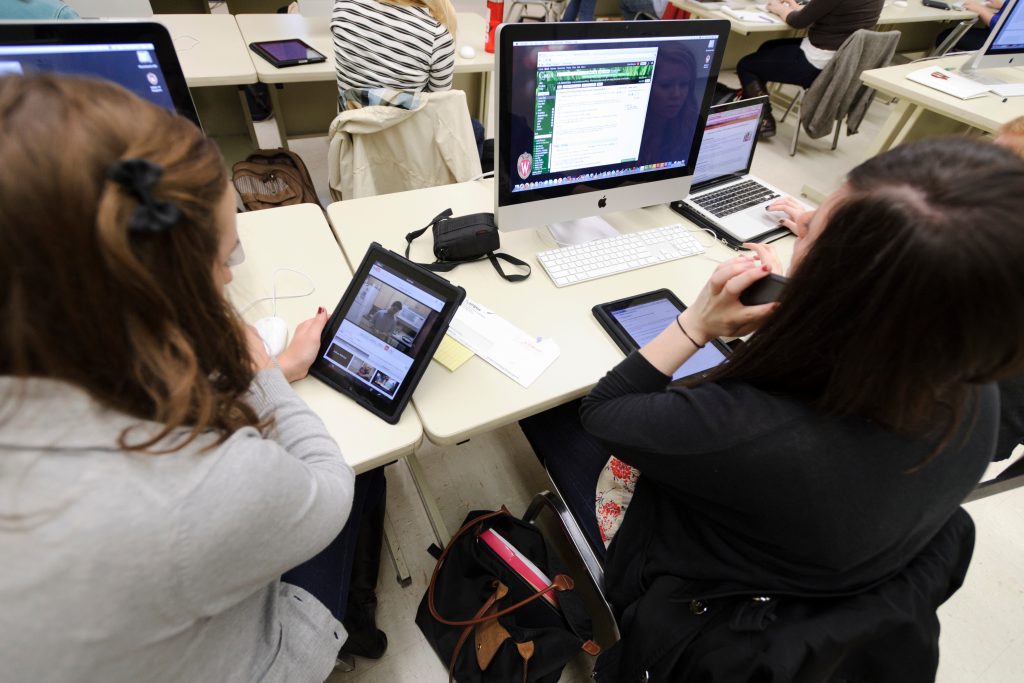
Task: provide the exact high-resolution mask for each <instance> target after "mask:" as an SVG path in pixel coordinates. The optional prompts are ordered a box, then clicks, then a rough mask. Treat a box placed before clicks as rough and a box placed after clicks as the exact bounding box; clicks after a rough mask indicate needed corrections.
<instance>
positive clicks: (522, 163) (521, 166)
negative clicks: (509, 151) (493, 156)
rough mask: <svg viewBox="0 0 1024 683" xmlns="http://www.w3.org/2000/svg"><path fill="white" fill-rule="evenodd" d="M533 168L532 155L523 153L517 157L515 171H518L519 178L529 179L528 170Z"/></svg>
mask: <svg viewBox="0 0 1024 683" xmlns="http://www.w3.org/2000/svg"><path fill="white" fill-rule="evenodd" d="M532 166H533V155H532V154H530V153H529V152H523V153H522V154H520V155H519V159H518V160H517V161H516V170H517V171H519V177H520V178H522V179H523V180H526V179H527V178H529V177H530V168H531V167H532Z"/></svg>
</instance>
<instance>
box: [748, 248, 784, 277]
mask: <svg viewBox="0 0 1024 683" xmlns="http://www.w3.org/2000/svg"><path fill="white" fill-rule="evenodd" d="M743 246H744V247H746V248H747V249H750V250H751V251H753V252H754V253H755V254H757V260H758V261H760V262H761V265H762V266H768V267H769V268H771V272H772V273H778V274H780V275H781V274H782V272H783V268H782V261H780V260H779V255H778V254H776V253H775V247H773V246H772V245H770V244H761V243H760V242H744V243H743Z"/></svg>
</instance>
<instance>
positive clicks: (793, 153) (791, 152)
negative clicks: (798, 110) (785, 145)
mask: <svg viewBox="0 0 1024 683" xmlns="http://www.w3.org/2000/svg"><path fill="white" fill-rule="evenodd" d="M803 120H804V117H803V114H801V115H800V116H798V117H797V119H796V130H795V131H793V144H792V145H790V146H789V156H791V157H792V156H796V143H797V141H798V140H799V139H800V124H801V123H803Z"/></svg>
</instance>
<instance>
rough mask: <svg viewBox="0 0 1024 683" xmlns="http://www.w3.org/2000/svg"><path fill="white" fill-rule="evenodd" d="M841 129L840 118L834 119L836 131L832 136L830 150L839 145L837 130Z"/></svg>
mask: <svg viewBox="0 0 1024 683" xmlns="http://www.w3.org/2000/svg"><path fill="white" fill-rule="evenodd" d="M842 129H843V122H842V120H839V121H836V132H835V135H833V136H832V151H835V149H836V147H838V146H839V131H841V130H842Z"/></svg>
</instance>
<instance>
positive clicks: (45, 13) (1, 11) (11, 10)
mask: <svg viewBox="0 0 1024 683" xmlns="http://www.w3.org/2000/svg"><path fill="white" fill-rule="evenodd" d="M78 18H79V16H78V12H76V11H75V10H73V9H72V8H71V7H68V6H67V5H66V4H65V3H63V2H60V0H4V1H3V2H0V19H19V20H21V19H43V20H50V19H78Z"/></svg>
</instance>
